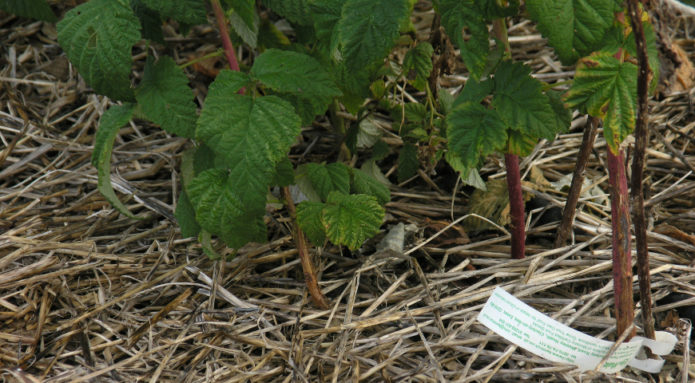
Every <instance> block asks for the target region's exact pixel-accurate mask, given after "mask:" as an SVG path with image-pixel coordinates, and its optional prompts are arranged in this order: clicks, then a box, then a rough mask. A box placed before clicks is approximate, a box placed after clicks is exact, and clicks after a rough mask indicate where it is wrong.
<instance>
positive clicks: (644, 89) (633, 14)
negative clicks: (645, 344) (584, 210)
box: [627, 0, 655, 339]
mask: <svg viewBox="0 0 695 383" xmlns="http://www.w3.org/2000/svg"><path fill="white" fill-rule="evenodd" d="M638 2H639V1H638V0H628V2H627V8H628V11H629V12H630V24H631V25H632V30H633V33H634V35H635V43H636V45H637V63H638V66H639V76H638V77H637V121H636V123H635V155H634V158H633V159H632V179H631V186H632V190H631V197H632V217H633V221H634V225H635V242H636V247H637V275H638V276H639V289H640V301H641V303H642V325H643V327H644V333H645V335H646V336H647V337H648V338H650V339H654V337H655V333H654V317H653V315H652V294H651V277H650V274H649V249H648V247H647V224H646V222H645V214H644V191H643V187H644V159H645V151H646V147H647V142H648V135H649V130H648V129H649V128H648V126H647V123H648V121H649V100H648V96H649V95H648V93H649V81H650V79H651V76H652V71H651V69H650V68H649V59H648V57H647V47H646V43H645V38H644V28H643V27H642V11H641V9H640V7H639V4H638Z"/></svg>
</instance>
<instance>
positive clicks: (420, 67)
mask: <svg viewBox="0 0 695 383" xmlns="http://www.w3.org/2000/svg"><path fill="white" fill-rule="evenodd" d="M433 54H434V48H432V45H430V43H428V42H426V41H425V42H421V43H420V44H418V45H416V46H415V48H412V49H410V50H408V52H407V53H406V54H405V57H404V58H403V73H404V74H405V75H406V76H407V77H408V78H409V79H410V78H411V75H410V72H411V71H413V72H414V74H415V79H413V86H415V88H417V89H419V90H424V89H425V85H426V84H427V79H428V78H429V77H430V73H431V72H432V55H433Z"/></svg>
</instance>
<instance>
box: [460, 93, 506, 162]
mask: <svg viewBox="0 0 695 383" xmlns="http://www.w3.org/2000/svg"><path fill="white" fill-rule="evenodd" d="M446 124H447V131H446V135H447V138H448V140H449V150H450V151H451V152H453V154H455V155H457V156H458V157H459V158H461V162H462V163H463V166H464V167H465V168H474V167H477V166H478V162H479V161H480V160H481V159H483V158H485V157H486V156H487V155H488V154H490V153H492V152H494V151H496V150H502V149H503V148H504V147H505V144H506V142H507V127H506V125H505V123H504V121H502V119H501V118H500V116H499V114H498V113H497V111H495V110H490V109H487V108H485V107H483V106H482V105H480V104H477V103H471V102H467V103H463V104H461V105H458V106H456V107H455V108H454V110H452V111H451V113H450V114H449V116H447V119H446Z"/></svg>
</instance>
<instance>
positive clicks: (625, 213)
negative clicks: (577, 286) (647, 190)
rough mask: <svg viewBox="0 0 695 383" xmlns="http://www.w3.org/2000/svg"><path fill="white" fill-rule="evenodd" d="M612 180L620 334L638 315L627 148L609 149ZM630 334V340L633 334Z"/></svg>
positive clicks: (609, 167) (616, 292) (615, 271)
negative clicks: (634, 290)
mask: <svg viewBox="0 0 695 383" xmlns="http://www.w3.org/2000/svg"><path fill="white" fill-rule="evenodd" d="M607 159H608V181H609V184H610V189H611V190H610V195H611V227H612V229H613V289H614V299H615V317H616V320H617V330H616V332H617V333H618V334H622V333H623V331H625V329H627V328H628V327H630V325H632V322H633V321H634V319H635V310H634V304H633V301H632V254H631V241H632V237H631V235H630V206H629V200H628V192H627V177H626V175H625V156H624V154H623V150H622V149H619V150H618V153H617V154H615V153H613V152H612V151H611V150H610V148H609V149H608V153H607ZM633 335H634V331H633V334H631V335H630V336H628V339H627V340H630V338H632V336H633Z"/></svg>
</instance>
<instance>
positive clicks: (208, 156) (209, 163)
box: [182, 143, 225, 175]
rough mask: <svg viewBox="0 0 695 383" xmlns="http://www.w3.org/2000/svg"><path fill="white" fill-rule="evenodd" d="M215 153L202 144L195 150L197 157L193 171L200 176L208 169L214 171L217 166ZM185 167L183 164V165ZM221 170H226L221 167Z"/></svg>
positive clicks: (194, 159)
mask: <svg viewBox="0 0 695 383" xmlns="http://www.w3.org/2000/svg"><path fill="white" fill-rule="evenodd" d="M215 160H216V158H215V152H214V151H213V150H212V149H211V148H210V147H209V146H208V145H205V143H201V144H200V145H199V146H198V147H197V148H195V155H194V156H193V171H194V174H195V175H198V174H200V173H202V172H204V171H206V170H208V169H212V168H215V167H218V166H215V162H216V161H215ZM182 166H183V164H182ZM220 168H225V167H224V166H220Z"/></svg>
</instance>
